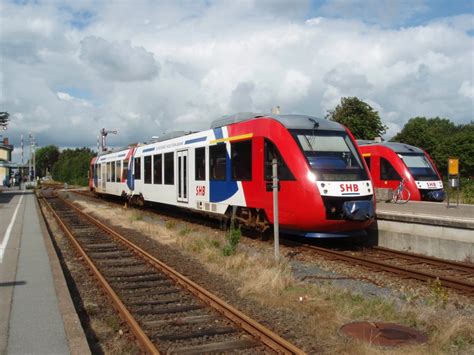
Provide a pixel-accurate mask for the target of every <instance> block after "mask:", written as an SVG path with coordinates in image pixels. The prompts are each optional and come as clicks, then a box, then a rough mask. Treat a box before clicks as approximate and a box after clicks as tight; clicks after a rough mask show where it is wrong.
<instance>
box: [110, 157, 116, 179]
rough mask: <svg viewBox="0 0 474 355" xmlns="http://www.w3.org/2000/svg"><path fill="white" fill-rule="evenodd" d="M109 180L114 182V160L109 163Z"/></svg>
mask: <svg viewBox="0 0 474 355" xmlns="http://www.w3.org/2000/svg"><path fill="white" fill-rule="evenodd" d="M110 173H111V174H110V181H111V182H115V162H114V161H113V162H111V163H110Z"/></svg>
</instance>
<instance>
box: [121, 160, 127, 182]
mask: <svg viewBox="0 0 474 355" xmlns="http://www.w3.org/2000/svg"><path fill="white" fill-rule="evenodd" d="M127 175H128V160H124V161H123V164H122V181H125V180H127V178H128V176H127Z"/></svg>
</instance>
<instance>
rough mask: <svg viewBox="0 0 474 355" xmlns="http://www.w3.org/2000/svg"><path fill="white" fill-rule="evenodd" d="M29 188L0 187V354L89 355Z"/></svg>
mask: <svg viewBox="0 0 474 355" xmlns="http://www.w3.org/2000/svg"><path fill="white" fill-rule="evenodd" d="M88 353H90V350H89V346H88V345H87V341H86V338H85V336H84V332H83V330H82V327H81V325H80V321H79V318H78V316H77V314H76V311H75V309H74V305H73V303H72V300H71V298H70V295H69V291H68V288H67V284H66V281H65V279H64V276H63V273H62V270H61V266H60V263H59V260H58V259H57V256H56V253H55V251H54V248H53V245H52V243H51V240H50V237H49V234H48V232H47V229H46V226H45V224H44V221H43V219H42V217H41V215H40V212H39V206H38V202H37V201H36V198H35V196H34V194H33V192H31V191H25V190H24V191H19V190H18V188H16V189H3V191H2V192H0V354H88Z"/></svg>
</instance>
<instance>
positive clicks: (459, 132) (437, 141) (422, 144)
mask: <svg viewBox="0 0 474 355" xmlns="http://www.w3.org/2000/svg"><path fill="white" fill-rule="evenodd" d="M391 141H393V142H401V143H407V144H411V145H414V146H416V147H419V148H422V149H423V150H425V151H426V152H428V154H429V155H430V156H431V158H432V159H433V160H434V162H435V164H436V166H437V167H438V170H439V172H440V173H441V174H442V175H444V176H446V174H447V165H448V158H450V157H457V158H459V162H460V169H461V175H462V176H467V177H470V176H474V122H471V123H469V124H465V125H458V126H456V125H455V124H454V123H453V122H451V121H450V120H449V119H446V118H440V117H434V118H426V117H414V118H411V119H410V120H409V121H408V122H407V123H406V124H405V126H404V127H403V129H402V130H401V131H400V132H399V133H398V134H397V135H396V136H395V137H393V138H392V139H391Z"/></svg>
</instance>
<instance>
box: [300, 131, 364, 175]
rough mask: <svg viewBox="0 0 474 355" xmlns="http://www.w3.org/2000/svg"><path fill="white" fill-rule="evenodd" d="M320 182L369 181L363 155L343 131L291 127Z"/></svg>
mask: <svg viewBox="0 0 474 355" xmlns="http://www.w3.org/2000/svg"><path fill="white" fill-rule="evenodd" d="M291 133H292V134H293V137H295V139H296V141H297V142H298V144H299V145H300V147H301V149H302V150H303V152H304V154H305V156H306V159H307V160H308V162H309V165H310V166H311V169H312V170H313V171H314V173H315V174H316V178H317V180H319V181H357V180H368V179H369V178H368V176H367V172H366V171H365V168H364V165H363V164H362V160H361V157H360V156H359V154H358V152H357V149H356V148H355V146H354V143H353V142H352V140H351V138H350V137H349V135H348V134H347V133H346V132H344V131H323V130H292V132H291Z"/></svg>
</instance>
